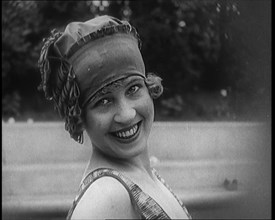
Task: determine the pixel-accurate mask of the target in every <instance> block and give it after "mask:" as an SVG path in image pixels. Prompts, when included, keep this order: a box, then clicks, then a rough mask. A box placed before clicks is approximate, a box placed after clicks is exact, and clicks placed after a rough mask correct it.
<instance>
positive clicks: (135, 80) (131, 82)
mask: <svg viewBox="0 0 275 220" xmlns="http://www.w3.org/2000/svg"><path fill="white" fill-rule="evenodd" d="M142 81H143V78H140V77H139V78H135V79H132V80H130V81H129V82H127V83H126V86H128V85H130V84H134V83H137V82H142Z"/></svg>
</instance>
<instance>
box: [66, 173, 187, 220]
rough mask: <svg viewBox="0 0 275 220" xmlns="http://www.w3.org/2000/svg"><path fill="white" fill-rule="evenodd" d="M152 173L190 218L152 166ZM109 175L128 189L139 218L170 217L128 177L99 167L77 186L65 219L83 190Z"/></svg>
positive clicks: (70, 214)
mask: <svg viewBox="0 0 275 220" xmlns="http://www.w3.org/2000/svg"><path fill="white" fill-rule="evenodd" d="M152 171H153V173H154V175H155V176H156V177H157V178H158V179H159V180H160V181H161V182H162V184H163V185H164V186H165V187H166V188H167V189H168V190H169V191H170V192H171V193H172V195H173V196H174V197H175V198H176V200H177V201H178V202H179V204H180V205H181V207H182V208H183V210H184V212H185V213H186V215H187V216H188V218H189V219H191V216H190V214H189V213H188V211H187V209H186V208H185V206H184V205H183V203H182V201H181V200H180V199H179V198H178V197H177V196H176V195H175V194H174V193H173V192H172V190H171V188H170V187H169V186H168V185H167V184H166V183H165V182H164V180H163V179H162V178H161V177H160V175H159V174H158V173H157V171H156V170H155V169H154V168H152ZM104 176H109V177H113V178H115V179H117V180H118V181H119V182H120V183H121V184H122V185H123V186H124V187H125V188H126V190H127V191H128V193H129V196H130V199H131V202H132V204H133V205H134V207H135V210H136V211H137V212H138V214H139V215H140V217H141V219H171V218H170V217H169V216H168V215H167V213H166V212H165V211H164V210H163V209H162V208H161V206H160V205H159V204H158V203H157V202H156V201H155V200H154V199H153V198H152V197H150V196H149V195H147V194H146V193H144V192H143V191H142V190H141V189H140V187H139V186H138V185H136V184H135V183H133V182H132V181H131V180H130V179H128V178H126V177H125V176H123V175H122V174H121V173H119V172H118V171H116V170H113V169H109V168H99V169H96V170H94V171H92V172H91V173H89V174H88V175H87V176H86V177H85V179H84V180H83V182H82V184H81V185H80V188H79V193H78V196H77V197H76V198H75V199H74V201H73V205H72V207H71V209H70V210H69V212H68V215H67V220H70V219H71V216H72V213H73V211H74V209H75V207H76V205H77V203H78V202H79V200H80V199H81V197H82V196H83V194H84V193H85V191H86V190H87V189H88V188H89V186H90V185H91V184H92V183H93V182H94V181H95V180H97V179H99V178H101V177H104Z"/></svg>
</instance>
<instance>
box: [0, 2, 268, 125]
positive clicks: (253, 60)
mask: <svg viewBox="0 0 275 220" xmlns="http://www.w3.org/2000/svg"><path fill="white" fill-rule="evenodd" d="M270 6H271V1H270V0H150V1H145V0H144V1H125V0H124V1H122V0H121V1H119V0H117V1H5V2H2V106H3V107H2V109H3V117H9V116H14V117H17V118H20V117H21V118H24V117H34V115H35V114H37V119H38V120H46V119H48V120H49V119H56V118H55V116H53V114H50V113H49V112H52V105H51V103H48V102H47V101H45V100H44V99H43V94H41V93H39V92H38V91H37V86H38V84H39V81H40V76H39V71H38V68H37V60H38V56H39V51H40V48H41V40H42V38H43V37H46V36H48V33H49V31H50V30H51V29H53V28H57V29H60V30H63V29H64V26H63V25H64V24H67V23H68V22H69V21H75V20H78V21H84V20H87V19H89V18H93V17H95V16H96V15H102V14H110V15H113V16H115V17H118V18H121V19H125V20H128V21H130V23H131V24H133V25H134V26H135V27H137V29H138V32H139V34H140V37H141V39H142V42H143V45H142V54H143V56H144V61H145V65H146V68H147V70H146V71H147V72H155V73H157V74H158V75H160V76H161V77H162V78H163V84H164V87H165V91H164V95H163V96H162V97H161V98H160V99H159V100H157V101H156V113H157V114H156V119H157V120H175V119H176V120H179V119H182V120H220V119H221V120H243V119H249V120H250V119H254V120H257V119H263V118H266V119H269V118H268V117H269V114H270V95H271V94H270V90H271V83H270V78H271V52H270V51H271V50H270V46H271V39H270V38H271V31H270V29H271V24H270V23H271V17H270V14H271V13H270V12H271V7H270Z"/></svg>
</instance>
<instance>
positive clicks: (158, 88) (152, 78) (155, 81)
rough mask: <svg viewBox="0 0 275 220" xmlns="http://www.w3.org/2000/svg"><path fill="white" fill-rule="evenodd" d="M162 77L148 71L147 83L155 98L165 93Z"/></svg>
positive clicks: (150, 92) (151, 94)
mask: <svg viewBox="0 0 275 220" xmlns="http://www.w3.org/2000/svg"><path fill="white" fill-rule="evenodd" d="M161 81H162V79H161V78H160V77H159V76H157V75H156V74H154V73H147V76H146V78H145V84H146V86H147V88H148V91H149V94H150V96H151V97H152V98H153V99H157V98H158V97H160V96H161V94H162V93H163V86H162V84H161Z"/></svg>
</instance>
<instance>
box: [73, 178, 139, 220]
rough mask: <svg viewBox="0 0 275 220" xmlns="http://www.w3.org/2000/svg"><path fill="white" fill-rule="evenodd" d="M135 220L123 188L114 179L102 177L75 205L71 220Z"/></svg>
mask: <svg viewBox="0 0 275 220" xmlns="http://www.w3.org/2000/svg"><path fill="white" fill-rule="evenodd" d="M108 218H109V219H110V218H113V219H114V218H117V219H135V218H138V216H137V214H136V213H135V211H134V208H133V207H132V204H131V200H130V196H129V194H128V192H127V190H126V189H125V187H124V186H123V185H122V184H121V183H120V182H119V181H118V180H117V179H115V178H112V177H102V178H100V179H98V180H96V181H95V182H94V183H92V184H91V185H90V187H89V188H88V189H87V191H86V192H85V193H84V195H83V196H82V198H81V199H80V201H79V203H78V204H77V206H76V208H75V210H74V212H73V215H72V218H71V219H108Z"/></svg>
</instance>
